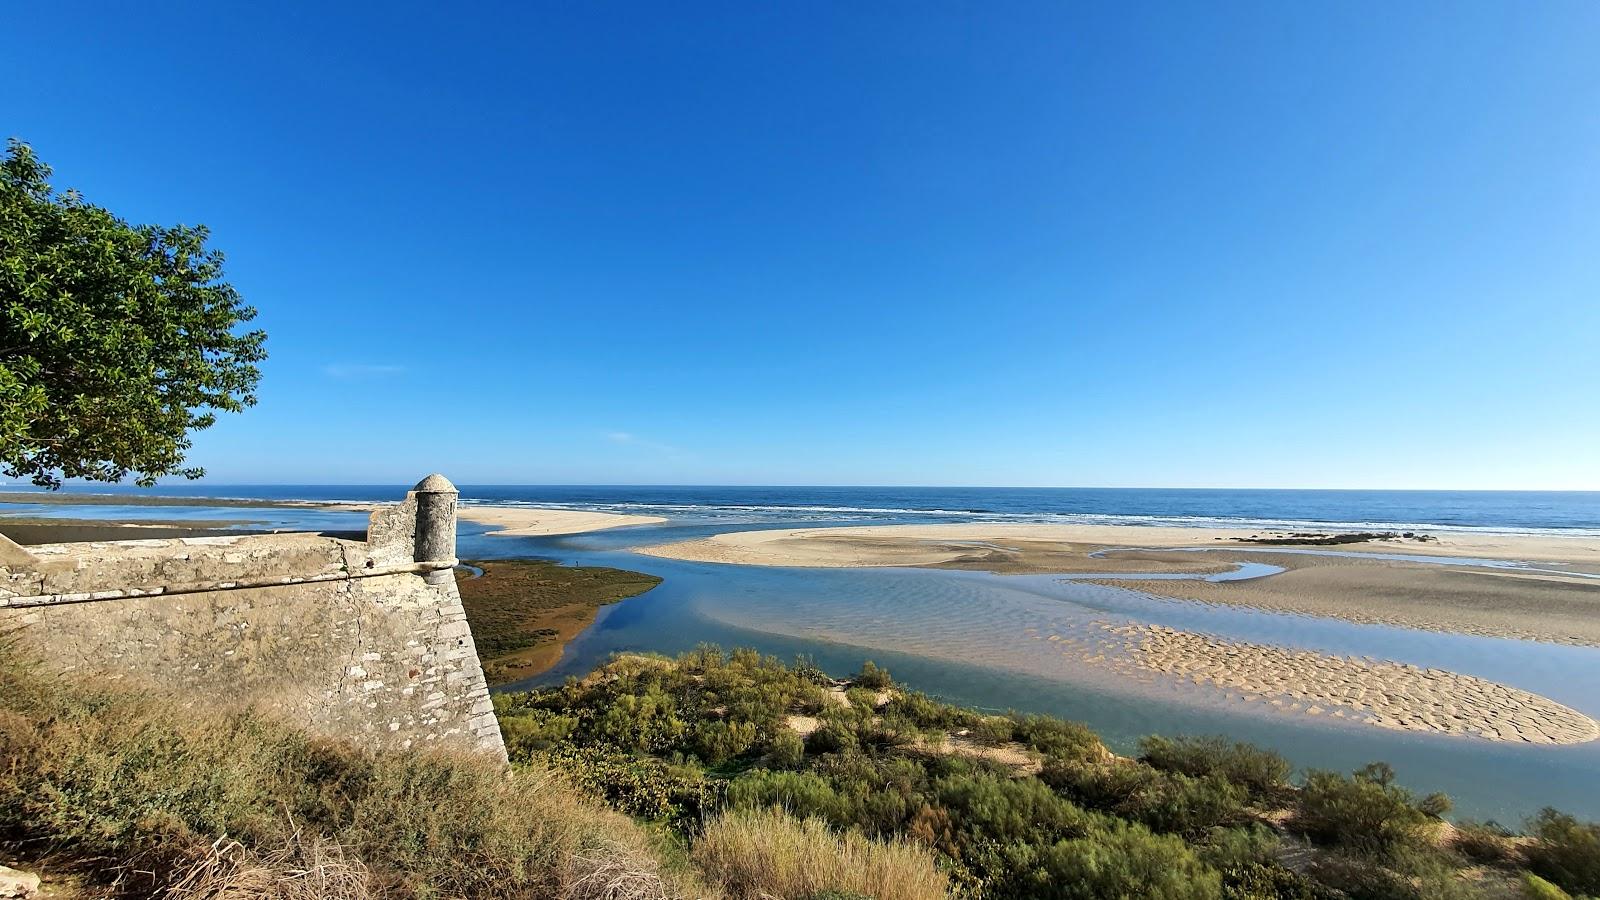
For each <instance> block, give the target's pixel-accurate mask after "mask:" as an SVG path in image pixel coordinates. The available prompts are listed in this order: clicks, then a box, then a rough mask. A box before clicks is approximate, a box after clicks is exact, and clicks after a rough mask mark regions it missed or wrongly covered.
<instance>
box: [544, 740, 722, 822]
mask: <svg viewBox="0 0 1600 900" xmlns="http://www.w3.org/2000/svg"><path fill="white" fill-rule="evenodd" d="M538 759H539V761H540V762H542V763H544V764H546V765H549V766H551V767H552V768H555V769H557V770H559V771H562V772H568V773H570V774H571V777H572V779H573V780H574V781H575V782H576V783H577V784H578V786H579V787H580V788H582V789H583V790H584V791H585V792H587V793H589V794H591V795H592V796H595V797H597V798H599V799H602V800H604V801H605V802H606V803H607V804H608V805H610V806H611V807H612V808H613V809H616V810H619V811H621V812H625V813H627V814H628V815H630V816H636V817H638V818H641V819H649V820H652V821H658V822H663V823H666V824H668V825H672V826H676V827H683V828H687V827H689V826H692V825H694V824H697V823H698V822H699V821H700V820H701V818H703V817H704V816H705V815H706V814H707V813H709V812H711V811H712V810H714V809H716V808H717V807H719V806H720V805H721V803H722V790H723V789H722V786H721V783H720V782H717V781H714V780H712V779H710V778H707V777H706V775H705V773H704V772H702V771H700V770H699V769H697V768H695V767H692V766H684V765H674V764H672V763H669V762H666V761H664V760H660V759H652V758H649V757H637V756H631V755H628V754H625V753H615V752H608V751H606V750H603V749H600V748H593V747H585V748H578V747H564V748H561V749H559V750H556V751H552V752H550V753H546V754H543V755H542V756H540V757H538Z"/></svg>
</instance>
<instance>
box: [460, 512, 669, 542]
mask: <svg viewBox="0 0 1600 900" xmlns="http://www.w3.org/2000/svg"><path fill="white" fill-rule="evenodd" d="M457 515H459V516H460V517H461V518H463V519H467V520H469V521H472V522H478V523H481V524H484V525H494V526H496V527H497V528H498V529H499V530H497V531H491V532H489V534H490V535H492V536H494V537H540V536H548V535H556V534H583V533H585V532H589V531H603V530H605V529H607V528H622V527H625V526H628V525H653V524H655V523H657V522H665V521H666V519H663V518H661V517H660V516H631V515H624V514H622V513H606V512H590V511H587V510H577V509H537V508H534V507H528V506H468V505H463V506H461V507H460V508H459V509H458V510H457Z"/></svg>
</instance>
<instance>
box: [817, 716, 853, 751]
mask: <svg viewBox="0 0 1600 900" xmlns="http://www.w3.org/2000/svg"><path fill="white" fill-rule="evenodd" d="M860 748H861V742H860V741H859V740H857V739H856V732H855V729H854V728H853V727H850V726H848V725H840V724H838V723H834V722H829V723H827V724H825V725H823V726H822V727H821V728H818V729H817V730H816V731H813V732H811V734H810V736H809V737H807V738H806V752H807V753H847V752H850V751H852V750H859V749H860Z"/></svg>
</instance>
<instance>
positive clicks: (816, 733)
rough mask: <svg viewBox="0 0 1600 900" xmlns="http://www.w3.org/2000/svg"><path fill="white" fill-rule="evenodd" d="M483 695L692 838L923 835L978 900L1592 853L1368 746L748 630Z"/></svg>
mask: <svg viewBox="0 0 1600 900" xmlns="http://www.w3.org/2000/svg"><path fill="white" fill-rule="evenodd" d="M496 707H497V712H498V713H499V715H500V719H501V725H502V731H503V733H504V735H505V738H506V741H507V745H508V748H509V751H510V753H511V755H512V758H513V760H514V761H515V763H516V764H517V765H519V766H520V765H528V766H533V767H536V768H549V767H553V768H560V769H562V770H563V771H569V772H572V773H574V776H575V780H576V783H577V784H578V786H579V788H580V789H581V790H583V791H585V792H587V793H588V794H589V795H590V796H592V797H595V798H597V799H600V800H603V801H605V802H606V803H607V804H609V805H610V806H612V807H613V808H614V809H617V810H619V811H622V812H626V813H628V814H629V815H631V816H633V817H635V818H637V819H640V820H643V821H646V822H649V823H651V824H652V825H654V826H656V827H658V828H660V829H661V830H662V832H663V833H665V834H667V835H669V836H671V837H672V838H673V839H675V840H677V841H679V842H681V843H682V844H683V846H685V847H687V848H688V852H689V854H690V855H691V856H692V857H694V858H697V859H707V858H709V856H708V855H709V854H711V851H709V850H705V849H697V848H701V847H702V846H703V845H701V844H699V843H697V842H699V841H703V840H704V838H705V835H706V834H708V833H718V834H719V835H720V832H712V831H710V830H708V829H709V827H710V826H709V823H722V822H727V821H730V819H731V820H733V821H741V822H761V821H763V819H762V818H761V817H762V816H763V815H767V814H769V813H768V811H770V810H782V811H783V814H784V815H785V816H792V817H798V818H800V819H802V820H803V821H804V823H805V824H804V825H802V826H801V827H802V828H806V829H811V830H813V831H815V830H816V829H818V828H819V827H820V825H819V824H817V823H826V825H827V826H828V828H830V829H832V833H834V834H837V835H841V836H843V837H842V838H841V839H842V840H846V841H854V840H872V841H880V842H891V843H890V844H889V846H920V847H922V848H925V849H926V850H927V851H928V852H929V853H931V854H932V855H933V858H935V859H937V861H938V867H939V869H940V870H941V871H942V872H943V873H944V875H945V877H946V878H947V879H948V881H949V890H950V891H951V892H952V893H953V894H956V895H959V896H968V897H977V898H1024V897H1027V898H1035V897H1063V898H1079V897H1082V898H1091V897H1095V898H1098V897H1156V898H1240V900H1243V898H1252V900H1254V898H1270V897H1282V898H1303V900H1314V898H1315V900H1322V898H1326V900H1334V898H1351V900H1369V898H1370V900H1378V898H1457V897H1463V898H1464V897H1477V896H1485V897H1508V896H1511V897H1514V896H1559V894H1558V893H1556V894H1552V893H1548V892H1550V891H1556V892H1560V891H1568V892H1573V893H1575V894H1582V893H1593V891H1594V883H1593V881H1592V879H1593V878H1594V877H1595V874H1596V871H1597V870H1596V869H1595V868H1594V867H1595V866H1597V865H1600V837H1597V836H1600V830H1597V826H1595V825H1593V824H1589V823H1583V822H1578V821H1577V820H1575V819H1572V818H1571V817H1567V816H1564V815H1562V814H1559V813H1555V812H1547V813H1545V814H1543V815H1541V816H1540V817H1538V818H1536V819H1535V820H1534V821H1533V822H1531V823H1530V832H1529V834H1526V835H1517V834H1513V833H1511V832H1510V831H1508V830H1505V829H1502V828H1500V827H1499V826H1495V825H1492V824H1482V825H1472V824H1464V825H1463V826H1462V827H1461V828H1459V829H1458V828H1455V827H1452V826H1451V825H1450V824H1449V823H1447V822H1446V821H1445V819H1444V816H1445V814H1446V813H1447V812H1448V811H1449V808H1450V806H1449V801H1448V799H1447V798H1445V797H1444V796H1443V795H1438V794H1430V795H1426V796H1418V795H1415V794H1413V793H1412V792H1410V791H1409V790H1407V789H1405V788H1404V787H1402V786H1400V785H1399V784H1397V783H1396V781H1395V774H1394V772H1393V771H1392V770H1391V769H1390V768H1389V767H1388V766H1386V765H1383V764H1381V763H1376V764H1373V765H1370V766H1367V767H1364V768H1362V769H1361V770H1359V771H1357V772H1354V773H1351V774H1341V773H1335V772H1325V771H1312V772H1306V773H1299V774H1298V775H1296V773H1294V772H1293V771H1292V768H1291V766H1290V765H1289V763H1288V762H1287V761H1286V760H1285V759H1283V758H1282V757H1281V756H1279V755H1277V754H1276V753H1273V752H1271V751H1268V750H1263V749H1260V748H1257V747H1254V746H1251V745H1248V744H1243V743H1239V742H1235V741H1230V740H1226V739H1224V738H1219V737H1151V738H1147V739H1146V740H1144V741H1143V742H1142V743H1141V745H1140V753H1139V755H1138V757H1137V758H1134V759H1129V758H1121V757H1117V756H1114V755H1113V754H1111V753H1110V752H1109V751H1108V750H1107V749H1106V748H1105V746H1104V745H1103V744H1102V743H1101V742H1100V740H1099V739H1098V738H1097V737H1096V736H1095V735H1094V734H1093V733H1092V732H1091V731H1089V730H1088V729H1087V728H1085V727H1084V726H1082V725H1078V724H1076V723H1072V722H1068V721H1064V720H1060V719H1055V718H1052V717H1047V716H1033V715H1021V714H1008V715H986V714H982V713H979V712H975V711H973V710H968V709H963V708H960V707H956V706H951V705H949V704H945V703H942V702H939V701H937V700H935V699H934V698H931V697H928V696H926V695H923V694H920V693H917V692H915V691H910V690H906V689H904V688H901V687H897V686H895V685H894V683H893V680H892V678H891V676H890V674H889V673H888V672H886V671H884V670H883V669H881V668H879V667H877V666H873V665H871V664H870V663H869V664H867V665H865V666H863V668H862V671H861V672H860V673H859V674H858V676H857V677H856V678H854V679H851V680H849V681H835V680H834V679H831V678H830V677H828V676H827V675H826V674H825V673H823V672H822V671H820V670H819V669H817V668H816V667H815V666H813V665H810V664H809V663H807V662H805V661H803V660H802V661H800V662H798V663H797V664H796V665H794V666H787V665H784V664H783V663H781V662H779V661H778V660H775V659H773V658H771V657H765V656H761V655H759V654H757V653H755V652H753V651H746V650H739V651H734V652H732V653H725V652H722V651H720V650H717V649H715V648H702V649H700V650H697V651H694V652H692V653H688V654H685V655H683V656H681V657H678V658H676V659H667V658H662V657H655V656H639V655H628V656H622V657H618V658H616V659H614V660H613V661H612V662H610V663H609V664H607V665H605V666H603V667H601V668H600V669H598V670H597V671H596V672H594V673H593V674H592V675H591V676H589V677H587V678H584V679H581V680H579V679H569V680H568V682H567V683H566V684H564V685H563V686H561V687H557V688H550V689H546V690H541V691H535V692H530V693H523V694H515V695H502V696H500V697H498V698H497V699H496ZM785 821H792V820H789V819H786V820H785ZM752 827H754V826H752ZM746 839H747V840H750V841H752V842H754V841H755V838H753V837H751V836H747V838H746ZM776 844H777V842H775V841H767V842H766V843H763V844H761V845H760V846H762V847H767V848H770V847H773V846H776ZM751 846H756V844H755V843H752V844H751ZM752 852H753V853H754V852H755V851H752ZM760 852H761V853H765V854H769V855H771V854H776V853H777V851H776V850H773V849H764V850H762V851H760ZM797 852H798V851H789V853H788V854H787V856H786V857H785V860H786V861H785V862H784V863H783V864H781V865H780V864H779V863H776V862H774V863H769V864H763V868H764V869H765V870H768V871H777V870H780V869H783V870H785V871H787V869H785V866H787V865H789V864H790V863H791V862H792V860H793V858H794V855H795V853H797ZM717 855H718V856H719V857H720V852H719V854H717ZM1530 885H1532V887H1530ZM1538 885H1543V887H1539V886H1538ZM1540 890H1543V891H1546V893H1544V894H1539V893H1537V892H1538V891H1540ZM863 893H867V894H868V895H869V896H871V894H870V892H863ZM775 896H796V895H794V894H782V893H775Z"/></svg>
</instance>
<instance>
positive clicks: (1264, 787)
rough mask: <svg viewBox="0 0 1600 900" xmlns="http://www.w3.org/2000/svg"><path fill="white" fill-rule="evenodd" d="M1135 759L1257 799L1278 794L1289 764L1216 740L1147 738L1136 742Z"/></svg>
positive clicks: (1245, 746) (1267, 752)
mask: <svg viewBox="0 0 1600 900" xmlns="http://www.w3.org/2000/svg"><path fill="white" fill-rule="evenodd" d="M1139 759H1140V761H1142V762H1144V763H1147V764H1149V765H1151V766H1154V767H1155V768H1157V769H1161V770H1163V771H1167V772H1178V773H1181V774H1183V775H1188V776H1190V777H1191V778H1203V777H1205V776H1207V775H1217V776H1220V777H1222V778H1225V779H1227V780H1228V781H1230V782H1232V783H1234V784H1236V785H1239V786H1240V787H1242V788H1244V789H1246V790H1248V791H1249V792H1250V795H1251V796H1252V797H1253V798H1257V799H1260V798H1264V797H1268V796H1272V795H1274V794H1275V793H1278V792H1281V791H1282V789H1283V788H1284V787H1285V786H1287V785H1288V783H1289V761H1288V760H1286V759H1284V758H1283V757H1282V756H1280V755H1279V754H1278V753H1276V752H1274V751H1271V750H1263V749H1261V748H1260V747H1256V746H1254V745H1252V744H1246V743H1243V742H1241V741H1229V740H1228V739H1227V738H1224V737H1220V736H1212V737H1175V738H1164V737H1157V736H1151V737H1147V738H1145V739H1143V740H1141V741H1140V742H1139Z"/></svg>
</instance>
